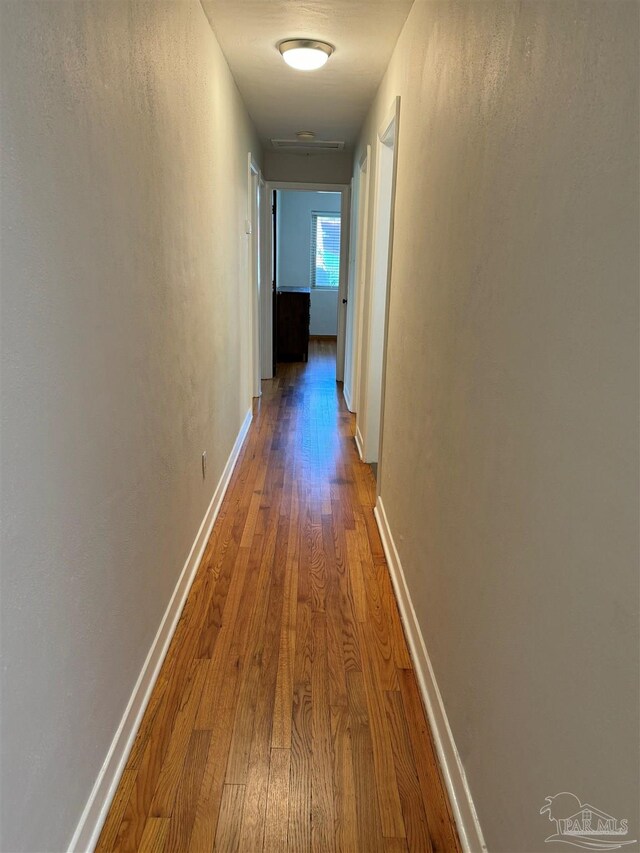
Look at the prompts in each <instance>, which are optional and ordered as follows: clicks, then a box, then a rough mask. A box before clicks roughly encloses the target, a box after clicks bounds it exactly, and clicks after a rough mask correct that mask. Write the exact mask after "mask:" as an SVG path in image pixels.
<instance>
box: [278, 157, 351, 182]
mask: <svg viewBox="0 0 640 853" xmlns="http://www.w3.org/2000/svg"><path fill="white" fill-rule="evenodd" d="M351 160H352V155H351V154H350V153H349V152H348V151H336V152H334V153H330V154H290V153H288V152H287V151H273V150H269V149H268V148H267V149H266V150H265V152H264V177H265V179H266V180H267V181H299V182H301V183H317V184H348V183H349V181H350V180H351Z"/></svg>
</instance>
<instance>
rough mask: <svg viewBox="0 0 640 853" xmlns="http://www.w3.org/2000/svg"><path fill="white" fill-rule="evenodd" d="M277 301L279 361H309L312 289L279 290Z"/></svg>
mask: <svg viewBox="0 0 640 853" xmlns="http://www.w3.org/2000/svg"><path fill="white" fill-rule="evenodd" d="M276 302H277V306H278V307H277V317H276V339H277V342H278V343H277V349H278V361H300V360H302V361H307V359H308V357H309V319H310V310H311V291H310V290H309V288H308V287H296V288H291V289H290V290H278V292H277V295H276Z"/></svg>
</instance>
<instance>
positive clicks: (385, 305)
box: [356, 97, 400, 489]
mask: <svg viewBox="0 0 640 853" xmlns="http://www.w3.org/2000/svg"><path fill="white" fill-rule="evenodd" d="M399 118H400V98H399V97H396V98H394V100H393V103H392V104H391V107H390V109H389V111H388V112H387V115H386V116H385V118H384V121H383V122H382V124H381V125H380V127H379V128H378V133H377V140H376V158H375V160H376V165H375V185H374V204H373V220H372V230H371V234H372V246H371V261H370V266H369V271H368V272H369V275H368V279H369V281H368V285H369V286H368V291H369V294H368V295H369V298H368V300H367V301H368V305H367V310H366V318H365V333H364V334H363V342H362V348H361V349H362V352H363V353H364V354H365V356H366V357H365V358H363V361H362V362H361V363H362V364H363V365H364V370H365V373H366V375H364V376H363V381H362V386H361V396H360V401H359V406H360V407H361V408H359V410H358V418H357V433H356V435H357V438H359V442H357V443H358V444H359V446H358V449H359V451H360V454H361V456H362V458H363V459H364V461H366V462H377V463H378V476H377V482H378V489H379V484H380V482H381V479H380V464H381V459H382V436H383V423H384V385H385V376H386V361H387V330H388V318H389V291H390V287H389V285H390V280H391V265H392V255H393V221H394V207H395V193H396V172H397V162H398V129H399ZM389 148H391V149H392V151H393V154H392V161H391V172H390V174H389V177H390V195H389V205H390V209H389V211H388V212H387V211H386V210H383V209H382V207H381V204H382V203H383V200H382V197H381V192H382V186H381V184H382V161H383V156H385V150H384V149H389ZM387 214H388V231H387V230H386V229H387V224H386V223H385V219H383V218H381V217H385V218H386V216H387ZM383 230H384V231H385V233H383ZM381 252H382V253H386V260H385V259H384V258H383V257H382V256H381V255H380V254H379V253H381ZM380 260H382V263H383V264H384V265H385V266H386V269H384V270H382V269H379V268H378V267H379V263H378V262H379V261H380ZM382 288H383V289H382ZM380 299H382V301H381V302H380V301H379V300H380ZM374 302H375V306H374ZM375 309H377V310H378V312H379V314H378V322H377V324H376V327H375V328H373V326H374V321H375V320H376V317H375V316H374V311H375ZM380 314H381V316H382V323H380ZM375 335H377V336H379V337H377V340H374V336H375ZM380 336H381V339H380ZM374 353H375V354H376V355H378V354H379V357H380V358H381V361H380V360H378V361H377V365H376V366H378V365H379V366H380V379H379V380H378V378H377V377H376V375H375V371H374V370H373V369H372V365H373V360H372V355H373V354H374ZM378 381H380V388H379V404H378V402H377V400H374V399H371V397H372V395H371V389H372V388H373V383H375V385H376V387H375V391H376V392H377V391H378V388H377V382H378ZM358 434H359V435H358Z"/></svg>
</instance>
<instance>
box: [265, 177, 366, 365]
mask: <svg viewBox="0 0 640 853" xmlns="http://www.w3.org/2000/svg"><path fill="white" fill-rule="evenodd" d="M269 190H270V198H271V201H272V216H271V240H270V243H271V248H272V259H271V273H272V293H271V299H270V300H269V302H270V304H268V305H265V306H263V307H264V309H265V310H264V312H263V329H264V330H265V334H264V336H263V337H264V338H265V339H266V340H268V338H270V339H271V340H270V341H269V344H270V347H269V349H267V350H266V351H265V352H264V356H265V357H264V358H263V364H264V366H265V368H266V370H265V371H264V373H263V377H264V378H270V376H269V373H270V374H271V376H274V375H276V374H277V371H278V363H279V362H280V363H284V362H291V361H300V362H306V361H307V360H308V358H309V357H312V358H313V357H316V358H319V357H322V358H323V360H324V361H325V362H326V361H327V360H328V359H329V358H330V359H331V362H332V363H331V373H332V374H333V375H334V376H335V378H336V379H337V380H338V381H342V372H343V370H344V364H343V362H344V330H345V317H344V314H345V311H346V270H347V251H348V246H347V235H348V214H349V198H348V194H349V187H348V186H343V185H310V184H297V185H296V184H284V183H278V184H276V183H273V184H271V185H270V186H269ZM269 332H270V334H268V333H269ZM269 368H270V370H269Z"/></svg>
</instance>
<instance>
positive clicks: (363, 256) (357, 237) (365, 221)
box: [344, 145, 371, 412]
mask: <svg viewBox="0 0 640 853" xmlns="http://www.w3.org/2000/svg"><path fill="white" fill-rule="evenodd" d="M370 162H371V146H370V145H367V148H366V151H365V152H364V154H363V155H362V157H361V158H360V161H359V163H358V170H357V174H356V180H355V193H353V194H352V203H353V206H354V209H355V216H353V220H352V245H353V247H354V251H353V253H352V257H351V263H350V274H349V283H348V294H347V317H346V323H347V328H346V335H345V366H344V399H345V402H346V404H347V408H348V409H349V411H350V412H357V410H358V401H359V398H360V362H361V348H362V344H361V342H362V334H363V314H364V312H363V303H364V299H363V294H364V289H365V285H366V265H367V245H368V241H367V230H368V227H369V183H370V181H369V163H370Z"/></svg>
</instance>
